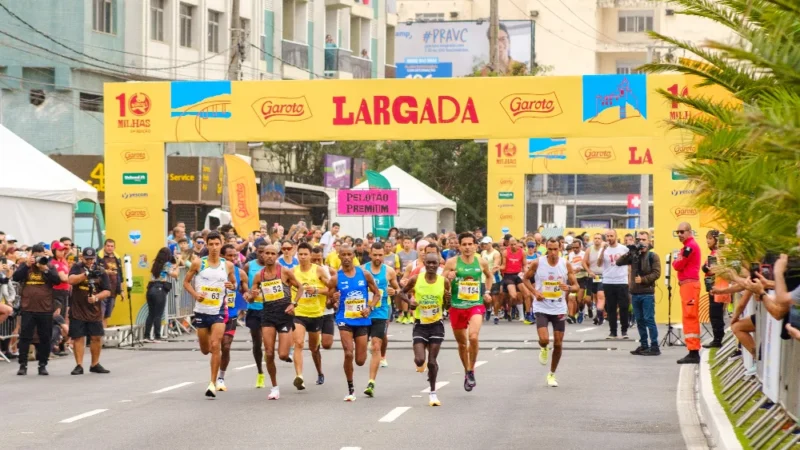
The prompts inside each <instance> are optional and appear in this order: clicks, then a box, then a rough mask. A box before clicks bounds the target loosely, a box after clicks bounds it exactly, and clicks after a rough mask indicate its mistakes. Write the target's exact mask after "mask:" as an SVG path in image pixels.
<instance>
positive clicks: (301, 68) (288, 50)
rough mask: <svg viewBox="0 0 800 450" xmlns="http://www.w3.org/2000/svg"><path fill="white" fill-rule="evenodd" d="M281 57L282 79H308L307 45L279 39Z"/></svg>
mask: <svg viewBox="0 0 800 450" xmlns="http://www.w3.org/2000/svg"><path fill="white" fill-rule="evenodd" d="M281 58H282V59H283V62H284V63H283V65H282V67H283V71H282V76H283V78H284V79H290V80H307V79H308V75H309V74H308V45H306V44H303V43H300V42H294V41H287V40H286V39H284V40H282V41H281Z"/></svg>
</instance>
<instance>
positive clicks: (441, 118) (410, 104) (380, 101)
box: [333, 95, 480, 125]
mask: <svg viewBox="0 0 800 450" xmlns="http://www.w3.org/2000/svg"><path fill="white" fill-rule="evenodd" d="M333 104H334V105H335V108H336V115H335V116H334V118H333V124H334V125H357V124H364V125H390V124H392V123H396V124H400V125H407V124H414V125H417V124H422V123H428V124H439V123H453V122H455V121H456V120H460V123H467V122H469V123H480V119H479V118H478V113H477V111H476V110H475V103H474V101H473V100H472V97H467V100H466V102H464V104H463V105H462V103H461V102H459V100H458V99H456V98H455V97H451V96H448V95H441V96H438V97H436V98H431V97H426V98H425V101H424V102H423V103H422V105H421V107H420V102H419V101H418V100H417V98H416V97H413V96H410V95H400V96H397V97H395V98H394V99H391V98H390V97H388V96H384V95H377V96H374V97H373V98H372V105H370V102H369V99H367V98H362V99H361V101H360V102H359V106H358V109H357V110H356V111H355V112H353V111H347V110H346V109H345V106H346V104H347V97H341V96H339V97H333ZM390 106H391V107H390ZM370 107H371V108H370Z"/></svg>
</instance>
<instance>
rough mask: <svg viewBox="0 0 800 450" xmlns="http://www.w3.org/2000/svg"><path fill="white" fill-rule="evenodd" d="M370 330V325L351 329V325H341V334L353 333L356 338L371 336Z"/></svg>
mask: <svg viewBox="0 0 800 450" xmlns="http://www.w3.org/2000/svg"><path fill="white" fill-rule="evenodd" d="M369 328H370V325H365V326H361V327H351V326H350V325H345V324H344V323H340V324H339V332H342V331H348V332H350V333H353V337H354V338H357V337H360V336H367V335H369Z"/></svg>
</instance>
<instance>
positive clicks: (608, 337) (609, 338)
mask: <svg viewBox="0 0 800 450" xmlns="http://www.w3.org/2000/svg"><path fill="white" fill-rule="evenodd" d="M616 338H617V335H616V334H614V333H611V334H609V335H608V336H606V340H607V341H610V340H611V339H616Z"/></svg>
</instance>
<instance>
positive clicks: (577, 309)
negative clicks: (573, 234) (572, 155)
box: [567, 236, 589, 323]
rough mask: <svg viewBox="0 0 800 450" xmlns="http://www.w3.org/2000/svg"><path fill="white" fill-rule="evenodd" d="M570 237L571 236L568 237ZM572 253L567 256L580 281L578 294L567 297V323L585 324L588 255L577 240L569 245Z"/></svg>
mask: <svg viewBox="0 0 800 450" xmlns="http://www.w3.org/2000/svg"><path fill="white" fill-rule="evenodd" d="M567 237H569V236H567ZM569 247H570V252H569V254H568V255H567V259H568V261H569V264H570V265H571V266H572V272H573V273H574V274H575V278H576V279H577V280H578V285H579V286H580V289H578V291H577V293H574V294H570V295H568V296H567V305H568V308H569V316H568V317H567V322H569V323H583V293H584V289H585V286H586V283H585V280H588V279H589V278H588V276H587V273H586V270H585V269H584V268H583V259H584V257H585V256H586V253H585V252H584V251H583V243H582V242H581V240H580V239H575V240H573V241H572V243H571V244H569Z"/></svg>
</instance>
